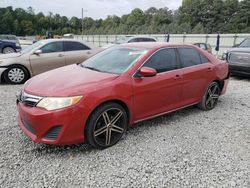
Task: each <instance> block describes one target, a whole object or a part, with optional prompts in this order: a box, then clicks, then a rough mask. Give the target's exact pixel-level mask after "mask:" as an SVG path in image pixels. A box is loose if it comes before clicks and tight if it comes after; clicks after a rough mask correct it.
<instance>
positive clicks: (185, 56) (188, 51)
mask: <svg viewBox="0 0 250 188" xmlns="http://www.w3.org/2000/svg"><path fill="white" fill-rule="evenodd" d="M178 52H179V56H180V61H181V65H182V67H190V66H194V65H199V64H201V57H200V54H199V53H198V52H197V51H196V50H194V49H192V48H178Z"/></svg>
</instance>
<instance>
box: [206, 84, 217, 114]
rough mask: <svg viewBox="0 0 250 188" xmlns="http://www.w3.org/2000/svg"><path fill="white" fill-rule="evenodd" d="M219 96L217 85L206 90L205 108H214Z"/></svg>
mask: <svg viewBox="0 0 250 188" xmlns="http://www.w3.org/2000/svg"><path fill="white" fill-rule="evenodd" d="M219 94H220V89H219V86H218V84H217V83H215V84H212V85H211V86H210V87H209V88H208V91H207V95H206V102H205V104H206V106H207V108H209V109H212V108H214V107H215V105H216V103H217V102H218V99H219V96H220V95H219Z"/></svg>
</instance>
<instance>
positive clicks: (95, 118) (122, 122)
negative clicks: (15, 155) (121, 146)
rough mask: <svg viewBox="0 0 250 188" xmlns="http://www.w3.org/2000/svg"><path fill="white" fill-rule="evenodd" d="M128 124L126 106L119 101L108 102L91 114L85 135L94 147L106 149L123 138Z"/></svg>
mask: <svg viewBox="0 0 250 188" xmlns="http://www.w3.org/2000/svg"><path fill="white" fill-rule="evenodd" d="M117 118H118V119H117ZM127 125H128V117H127V113H126V111H125V110H124V108H123V107H122V106H121V105H119V104H117V103H106V104H104V105H102V106H100V107H98V108H97V109H96V110H95V111H94V112H93V113H92V114H91V116H90V118H89V120H88V122H87V125H86V128H85V136H86V137H87V141H88V143H89V144H90V145H92V146H93V147H95V148H98V149H105V148H107V147H110V146H113V145H115V144H116V143H117V142H118V141H119V140H120V139H121V138H122V136H123V135H124V133H125V132H126V129H127Z"/></svg>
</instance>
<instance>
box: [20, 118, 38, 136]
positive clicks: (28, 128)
mask: <svg viewBox="0 0 250 188" xmlns="http://www.w3.org/2000/svg"><path fill="white" fill-rule="evenodd" d="M23 124H24V127H25V128H26V129H27V130H28V131H29V132H31V133H33V134H36V131H35V129H34V128H33V127H32V125H31V124H30V123H29V122H27V121H25V120H23Z"/></svg>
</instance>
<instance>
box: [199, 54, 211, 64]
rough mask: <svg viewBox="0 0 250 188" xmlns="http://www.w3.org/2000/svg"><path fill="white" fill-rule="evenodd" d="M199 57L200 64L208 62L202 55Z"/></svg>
mask: <svg viewBox="0 0 250 188" xmlns="http://www.w3.org/2000/svg"><path fill="white" fill-rule="evenodd" d="M200 56H201V63H202V64H204V63H208V62H209V60H208V59H207V58H206V57H205V56H204V55H202V54H200Z"/></svg>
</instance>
